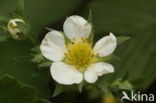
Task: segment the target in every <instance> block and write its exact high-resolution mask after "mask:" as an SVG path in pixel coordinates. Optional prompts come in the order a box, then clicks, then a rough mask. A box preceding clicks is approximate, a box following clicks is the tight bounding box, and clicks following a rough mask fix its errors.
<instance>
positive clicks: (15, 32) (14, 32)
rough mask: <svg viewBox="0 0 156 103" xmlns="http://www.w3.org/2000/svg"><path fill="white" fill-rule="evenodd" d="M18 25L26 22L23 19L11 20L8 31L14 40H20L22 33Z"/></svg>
mask: <svg viewBox="0 0 156 103" xmlns="http://www.w3.org/2000/svg"><path fill="white" fill-rule="evenodd" d="M17 23H24V21H23V20H22V19H10V20H9V22H8V31H9V33H10V34H11V36H12V37H13V38H14V39H19V34H20V33H21V32H22V31H21V30H20V29H19V28H18V24H17Z"/></svg>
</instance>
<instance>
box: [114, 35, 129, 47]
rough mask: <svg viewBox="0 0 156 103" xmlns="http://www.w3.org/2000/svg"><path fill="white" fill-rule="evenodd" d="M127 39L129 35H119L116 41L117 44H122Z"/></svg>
mask: <svg viewBox="0 0 156 103" xmlns="http://www.w3.org/2000/svg"><path fill="white" fill-rule="evenodd" d="M129 39H130V37H128V36H119V37H117V43H118V45H119V44H122V43H124V42H125V41H127V40H129Z"/></svg>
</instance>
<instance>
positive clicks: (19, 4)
mask: <svg viewBox="0 0 156 103" xmlns="http://www.w3.org/2000/svg"><path fill="white" fill-rule="evenodd" d="M16 12H24V1H23V0H17V3H16Z"/></svg>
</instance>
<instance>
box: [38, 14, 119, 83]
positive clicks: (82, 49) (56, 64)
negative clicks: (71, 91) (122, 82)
mask: <svg viewBox="0 0 156 103" xmlns="http://www.w3.org/2000/svg"><path fill="white" fill-rule="evenodd" d="M91 28H92V26H91V24H89V23H88V21H86V20H85V19H84V18H82V17H80V16H70V17H68V18H67V19H66V20H65V22H64V25H63V29H64V33H65V36H66V37H67V38H68V39H70V40H71V42H70V43H69V42H66V41H65V38H64V36H63V34H62V33H61V32H59V31H51V32H49V33H47V35H46V36H45V38H44V39H43V41H42V43H41V46H40V49H41V53H42V54H43V56H44V57H46V58H47V59H49V60H51V61H53V64H52V65H51V68H50V71H51V75H52V77H53V79H54V80H55V81H56V82H58V83H60V84H64V85H71V84H79V83H81V82H82V81H83V79H85V80H86V81H87V82H88V83H95V82H96V81H97V79H98V77H99V76H102V75H103V74H108V73H113V72H114V67H113V66H112V65H111V64H108V63H104V62H99V61H98V58H101V57H105V56H108V55H110V54H112V53H113V51H114V50H115V48H116V46H117V39H116V37H115V36H114V35H113V34H112V33H110V35H109V36H105V37H103V38H102V39H101V40H99V41H98V42H97V43H96V44H95V45H94V46H93V43H90V42H89V41H88V37H89V35H90V34H91Z"/></svg>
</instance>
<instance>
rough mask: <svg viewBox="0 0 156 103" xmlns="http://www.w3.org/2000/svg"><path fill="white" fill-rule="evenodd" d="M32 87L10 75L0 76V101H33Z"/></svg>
mask: <svg viewBox="0 0 156 103" xmlns="http://www.w3.org/2000/svg"><path fill="white" fill-rule="evenodd" d="M36 99H37V94H36V91H35V89H34V88H32V87H30V86H28V85H25V84H22V83H21V82H19V81H17V80H16V79H15V78H14V77H12V76H10V75H4V76H2V77H1V78H0V103H35V101H36Z"/></svg>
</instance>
